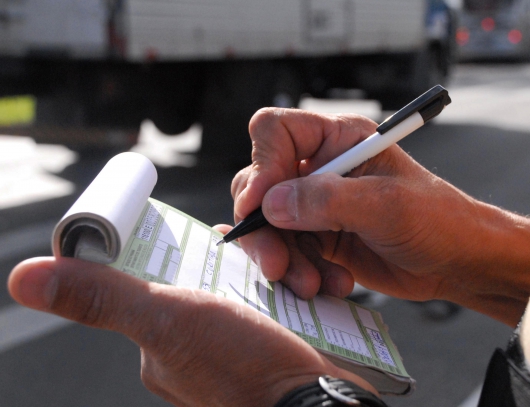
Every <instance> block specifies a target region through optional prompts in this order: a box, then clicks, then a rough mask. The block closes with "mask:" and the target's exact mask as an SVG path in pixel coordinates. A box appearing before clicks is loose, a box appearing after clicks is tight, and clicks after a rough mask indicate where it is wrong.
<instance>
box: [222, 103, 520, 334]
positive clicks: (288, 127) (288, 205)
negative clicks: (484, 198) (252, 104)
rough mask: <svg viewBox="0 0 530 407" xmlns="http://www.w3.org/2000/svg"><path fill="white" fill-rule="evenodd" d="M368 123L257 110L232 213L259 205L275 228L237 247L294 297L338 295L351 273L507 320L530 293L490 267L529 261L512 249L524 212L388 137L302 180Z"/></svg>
mask: <svg viewBox="0 0 530 407" xmlns="http://www.w3.org/2000/svg"><path fill="white" fill-rule="evenodd" d="M376 127H377V124H376V123H374V122H372V121H371V120H369V119H367V118H364V117H360V116H357V115H318V114H315V113H310V112H305V111H302V110H295V109H271V108H268V109H262V110H260V111H258V112H257V113H256V114H255V115H254V117H253V118H252V120H251V122H250V126H249V130H250V136H251V138H252V143H253V152H252V159H253V163H252V165H251V166H249V167H247V168H246V169H244V170H242V171H240V172H239V173H238V175H237V176H236V177H235V178H234V180H233V183H232V195H233V197H234V200H235V209H234V211H235V220H236V222H237V221H239V220H241V219H242V218H245V217H246V216H247V215H248V214H249V213H250V212H252V211H253V210H254V209H256V208H257V207H258V206H260V205H261V206H262V209H263V213H264V215H265V217H266V218H267V220H268V221H269V223H270V224H271V225H273V226H275V227H277V228H278V229H274V228H272V227H270V226H267V227H264V228H262V229H260V230H258V231H255V232H253V233H251V234H249V235H246V236H244V237H243V238H241V239H240V240H239V241H240V243H241V246H242V247H243V249H244V250H245V251H246V252H247V253H248V254H249V255H250V256H251V258H252V259H253V260H254V261H255V262H256V263H258V264H259V265H260V267H261V270H262V272H263V274H264V275H265V276H266V277H267V278H269V279H270V280H282V281H283V282H284V283H285V284H286V285H288V286H289V287H290V288H291V289H292V290H293V291H294V292H295V293H296V294H298V295H299V296H300V297H302V298H310V297H312V296H314V295H315V294H316V293H317V292H318V291H319V290H320V291H321V292H325V293H328V294H331V295H335V296H346V295H347V294H349V293H350V292H351V290H352V288H353V284H354V280H355V281H358V282H359V283H361V284H362V285H364V286H365V287H367V288H371V289H375V290H378V291H380V292H383V293H386V294H389V295H392V296H395V297H399V298H406V299H411V300H429V299H434V298H438V299H445V300H449V301H453V302H457V303H459V304H461V305H464V306H468V307H470V308H473V309H476V310H479V311H481V312H484V313H486V314H488V315H490V316H492V317H495V318H498V319H500V320H503V321H504V322H507V323H510V324H513V322H514V321H516V320H517V319H518V318H519V317H520V315H521V314H520V312H522V309H524V304H526V300H527V296H528V293H529V292H530V289H527V290H522V289H521V287H517V284H512V287H510V288H509V289H507V287H506V282H504V284H500V283H502V278H504V277H502V276H501V275H500V271H499V270H504V269H507V268H509V269H513V268H514V267H515V268H516V269H521V267H522V265H524V264H526V265H527V266H528V265H529V263H528V260H529V259H528V258H527V257H525V258H524V259H523V258H522V256H521V255H520V254H519V253H520V252H524V251H526V252H527V253H528V250H527V247H528V246H526V244H528V242H529V237H530V236H529V234H530V233H529V232H530V226H529V222H528V220H527V221H524V219H521V218H520V217H519V218H517V217H515V216H514V215H512V214H509V213H507V212H504V211H501V210H500V209H498V208H495V207H492V206H490V205H486V204H484V203H481V202H479V201H476V200H475V199H473V198H471V197H469V196H467V195H466V194H464V193H463V192H462V191H459V190H458V189H456V188H454V187H453V186H451V185H450V184H448V183H447V182H445V181H443V180H442V179H440V178H438V177H436V176H435V175H433V174H432V173H430V172H429V171H427V170H426V169H425V168H423V167H422V166H420V165H419V164H418V163H417V162H415V161H414V160H413V159H412V158H411V157H410V156H408V155H407V154H406V153H405V152H404V151H403V150H401V148H399V147H398V146H397V145H394V146H392V147H390V148H388V149H387V150H385V151H384V152H382V153H381V154H379V155H377V156H376V157H374V158H372V159H371V160H369V161H368V162H366V163H364V164H363V165H361V166H359V167H358V168H356V169H354V170H353V171H352V172H350V174H348V176H347V177H341V176H338V175H336V174H323V175H312V176H309V177H306V176H307V175H309V174H310V173H312V172H313V171H315V170H316V169H318V168H320V167H321V166H322V165H324V164H325V163H327V162H329V161H330V160H331V159H333V158H334V157H336V156H338V155H340V154H341V153H342V152H344V151H345V150H347V149H349V148H351V147H352V146H354V145H355V144H357V143H358V142H360V141H361V140H362V139H364V138H366V137H367V136H369V135H371V134H373V133H374V132H375V129H376ZM521 222H522V223H524V224H525V225H526V229H525V230H523V231H521V230H522V228H521V227H518V225H519V226H520V225H521ZM219 229H220V230H222V231H224V232H226V231H227V230H228V228H227V227H226V226H225V227H220V228H219ZM525 242H526V243H525ZM525 247H526V249H525ZM508 253H510V254H508ZM507 254H508V255H507ZM524 261H526V263H524ZM499 267H500V269H499ZM511 283H513V282H511ZM499 284H500V285H499ZM529 286H530V282H529ZM501 287H502V288H501ZM525 295H526V297H525ZM494 296H497V297H498V301H497V300H493V297H494ZM501 300H502V301H501ZM499 302H501V303H502V304H503V307H502V309H501V308H499ZM508 303H509V304H510V305H507V304H508Z"/></svg>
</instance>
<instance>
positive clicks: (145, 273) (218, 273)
mask: <svg viewBox="0 0 530 407" xmlns="http://www.w3.org/2000/svg"><path fill="white" fill-rule="evenodd" d="M221 239H222V235H221V234H219V233H218V232H216V231H214V230H212V229H211V228H210V227H209V226H207V225H205V224H203V223H201V222H199V221H197V220H196V219H194V218H192V217H190V216H188V215H186V214H184V213H182V212H180V211H178V210H176V209H174V208H172V207H170V206H168V205H166V204H164V203H162V202H159V201H156V200H154V199H152V198H149V200H148V202H147V204H146V206H145V208H144V210H143V212H142V215H141V216H140V218H139V220H138V221H137V224H136V226H135V228H134V229H133V233H132V235H131V237H130V238H129V240H128V241H127V243H126V245H125V247H124V249H123V250H122V251H121V254H120V256H119V258H118V260H117V261H116V262H115V263H113V264H111V266H113V267H115V268H117V269H119V270H122V271H124V272H126V273H128V274H132V275H134V276H137V277H139V278H142V279H144V280H148V281H153V282H157V283H162V284H171V285H177V286H180V287H187V288H194V289H197V288H199V289H203V290H206V291H209V292H212V293H214V294H217V295H221V296H223V297H226V298H228V299H231V300H233V301H236V302H238V303H242V304H247V305H249V306H251V307H254V308H255V309H256V310H258V311H260V312H261V313H263V314H265V315H267V316H268V317H270V318H272V319H274V320H276V321H277V322H279V323H280V324H281V325H283V326H284V327H286V328H288V329H290V330H291V331H292V332H294V333H295V334H297V335H298V336H300V337H302V338H303V339H304V340H305V341H306V342H308V343H309V344H311V345H312V346H314V347H315V348H317V349H319V350H320V351H322V352H323V353H325V354H328V355H333V356H335V357H338V358H341V359H343V360H347V361H352V362H357V363H358V364H363V365H368V366H370V367H372V368H374V369H376V370H380V371H384V372H389V373H392V374H393V375H398V376H403V377H408V374H407V373H406V371H405V368H404V367H403V364H402V361H401V358H400V356H399V354H398V352H397V349H396V348H395V346H394V344H393V343H392V341H391V339H390V337H389V336H388V333H387V331H386V329H385V326H384V324H383V322H382V320H381V317H380V315H379V313H378V312H375V311H372V310H369V309H367V308H364V307H361V306H359V305H357V304H354V303H353V302H351V301H347V300H343V299H338V298H333V297H329V296H317V297H315V298H314V299H312V300H310V301H304V300H301V299H300V298H297V297H296V296H295V295H294V294H293V292H292V291H291V290H289V289H288V288H286V287H284V286H283V285H282V284H280V283H270V282H268V281H267V280H266V279H265V278H264V277H263V275H262V273H261V271H260V270H259V268H258V266H257V265H256V264H254V263H253V262H252V261H251V260H250V258H249V257H248V256H247V255H246V254H245V253H244V251H243V250H242V249H241V247H240V246H239V245H238V244H237V243H229V244H223V245H220V246H217V243H218V242H219V241H220V240H221Z"/></svg>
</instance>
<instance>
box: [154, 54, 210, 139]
mask: <svg viewBox="0 0 530 407" xmlns="http://www.w3.org/2000/svg"><path fill="white" fill-rule="evenodd" d="M148 75H149V76H148V78H149V82H148V83H149V86H148V92H147V99H148V112H147V116H148V118H149V119H150V120H152V121H153V123H154V124H155V126H156V127H157V128H158V129H159V130H160V131H161V132H162V133H165V134H179V133H182V132H184V131H186V130H187V129H189V128H190V127H191V125H193V124H194V123H196V122H197V121H198V120H199V115H200V107H201V102H200V101H201V97H202V92H203V90H202V82H201V79H202V75H201V71H200V68H199V67H198V66H196V65H194V64H192V63H189V64H186V63H181V64H169V63H168V64H155V65H154V66H152V67H150V72H149V74H148Z"/></svg>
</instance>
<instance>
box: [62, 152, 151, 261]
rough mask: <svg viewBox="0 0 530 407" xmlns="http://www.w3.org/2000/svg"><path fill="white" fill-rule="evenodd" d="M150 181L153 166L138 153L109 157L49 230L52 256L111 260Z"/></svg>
mask: <svg viewBox="0 0 530 407" xmlns="http://www.w3.org/2000/svg"><path fill="white" fill-rule="evenodd" d="M156 181H157V173H156V169H155V166H154V165H153V163H152V162H151V161H150V160H149V159H147V158H146V157H144V156H143V155H141V154H137V153H122V154H118V155H117V156H115V157H113V158H112V159H111V160H110V161H109V162H108V163H107V164H106V165H105V167H104V168H103V169H102V170H101V172H100V173H99V174H98V176H97V177H96V178H95V179H94V181H92V183H91V184H90V185H89V186H88V188H87V189H86V190H85V192H83V194H82V195H81V196H80V197H79V199H78V200H77V201H76V202H75V203H74V205H73V206H72V207H71V208H70V209H69V210H68V212H67V213H66V214H65V215H64V216H63V218H62V219H61V220H60V221H59V223H58V224H57V226H56V227H55V230H54V232H53V238H52V250H53V254H54V256H55V257H76V258H79V259H83V260H89V261H94V262H97V263H103V264H109V263H112V262H114V261H115V260H116V259H117V258H118V256H119V254H120V252H121V250H122V249H123V245H124V244H125V243H126V242H127V239H128V238H129V236H130V235H131V233H132V231H133V228H134V225H135V223H136V220H137V219H138V217H139V216H140V214H141V212H142V209H143V208H144V206H145V204H146V202H147V198H149V196H150V195H151V192H152V191H153V188H154V187H155V185H156Z"/></svg>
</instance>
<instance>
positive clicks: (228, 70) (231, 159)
mask: <svg viewBox="0 0 530 407" xmlns="http://www.w3.org/2000/svg"><path fill="white" fill-rule="evenodd" d="M205 89H206V91H205V94H204V95H205V97H204V104H203V109H202V115H201V123H202V127H203V135H202V148H201V154H200V162H201V163H207V162H210V161H214V162H216V163H217V165H222V166H223V167H225V168H232V169H240V168H242V167H244V166H247V165H249V164H250V163H251V151H252V144H251V140H250V137H249V134H248V124H249V121H250V119H251V117H252V116H253V115H254V113H255V112H256V111H257V110H259V109H260V108H262V107H268V106H274V105H278V106H281V107H296V106H298V103H299V101H300V96H301V92H302V85H301V80H300V79H299V78H298V76H297V75H296V73H295V71H294V70H292V69H291V68H289V67H286V66H284V65H276V64H275V63H274V62H272V61H232V62H231V63H226V64H223V65H221V66H217V67H215V68H214V69H211V70H210V72H209V73H208V78H207V81H206V87H205Z"/></svg>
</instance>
